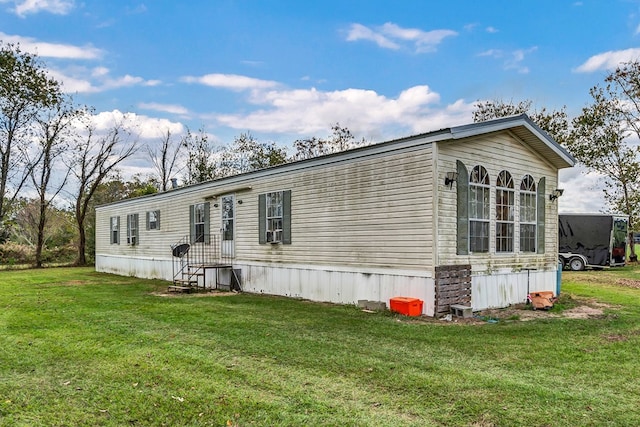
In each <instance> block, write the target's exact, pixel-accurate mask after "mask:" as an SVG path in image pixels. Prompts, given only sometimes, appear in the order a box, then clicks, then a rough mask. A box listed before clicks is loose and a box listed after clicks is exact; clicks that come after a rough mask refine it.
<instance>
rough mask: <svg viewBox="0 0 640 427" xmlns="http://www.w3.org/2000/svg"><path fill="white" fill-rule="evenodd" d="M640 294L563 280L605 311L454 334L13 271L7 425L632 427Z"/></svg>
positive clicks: (303, 307) (385, 320) (9, 278)
mask: <svg viewBox="0 0 640 427" xmlns="http://www.w3.org/2000/svg"><path fill="white" fill-rule="evenodd" d="M638 283H640V268H633V267H624V268H620V269H615V270H614V269H612V270H607V271H599V272H577V273H573V272H565V273H564V274H563V285H562V291H563V299H564V300H565V302H571V303H576V302H578V303H581V302H583V301H587V302H588V303H589V304H606V306H605V314H604V315H602V316H599V317H597V318H591V319H569V318H551V317H549V318H545V317H544V316H543V318H539V319H536V320H530V321H518V320H513V319H514V318H515V317H513V316H510V317H508V318H507V317H505V318H501V319H500V320H499V321H498V322H497V323H488V322H476V323H464V322H458V323H455V322H444V321H435V320H416V319H412V318H406V317H403V316H398V315H394V314H391V313H389V312H386V313H376V314H372V313H366V312H363V311H360V310H358V309H357V308H355V307H353V306H337V305H331V304H319V303H311V302H307V301H299V300H293V299H287V298H278V297H270V296H260V295H244V294H240V295H233V296H201V295H180V296H171V297H168V296H160V295H158V293H160V292H163V291H164V290H165V289H166V286H167V282H161V281H150V280H141V279H135V278H128V277H119V276H112V275H107V274H100V273H96V272H94V271H93V270H91V269H77V268H75V269H74V268H55V269H45V270H24V271H0V425H1V426H39V425H45V426H80V425H82V426H100V425H103V426H128V425H132V426H149V425H152V426H156V425H157V426H162V425H166V426H200V425H202V426H205V425H213V426H229V425H233V426H251V425H253V426H303V425H305V426H410V425H415V426H431V425H433V426H479V427H484V426H517V425H522V426H603V425H621V426H636V425H640V411H638V408H639V407H640V367H639V366H638V365H639V363H640V358H639V353H640V350H639V348H640V289H639V288H638V287H633V286H634V285H637V284H638ZM550 314H552V313H550Z"/></svg>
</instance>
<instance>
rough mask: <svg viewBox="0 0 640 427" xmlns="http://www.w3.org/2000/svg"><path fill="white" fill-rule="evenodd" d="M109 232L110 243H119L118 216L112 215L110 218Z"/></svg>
mask: <svg viewBox="0 0 640 427" xmlns="http://www.w3.org/2000/svg"><path fill="white" fill-rule="evenodd" d="M109 232H110V233H111V244H112V245H119V244H120V217H118V216H112V217H111V219H110V227H109Z"/></svg>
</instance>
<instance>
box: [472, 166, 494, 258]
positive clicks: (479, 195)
mask: <svg viewBox="0 0 640 427" xmlns="http://www.w3.org/2000/svg"><path fill="white" fill-rule="evenodd" d="M478 230H482V232H481V233H476V231H478ZM476 234H477V235H476ZM490 235H491V182H490V180H489V173H488V172H487V170H486V169H485V168H484V166H481V165H476V166H475V167H474V168H473V169H472V171H471V174H470V175H469V252H470V253H488V252H489V241H490Z"/></svg>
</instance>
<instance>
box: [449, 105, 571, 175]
mask: <svg viewBox="0 0 640 427" xmlns="http://www.w3.org/2000/svg"><path fill="white" fill-rule="evenodd" d="M505 130H508V131H510V132H512V133H513V134H514V135H515V136H516V137H518V138H519V139H521V140H522V141H523V142H525V143H526V144H527V145H528V146H529V147H531V148H532V149H533V150H535V151H537V152H538V153H540V154H541V155H542V156H543V157H544V158H545V159H547V161H549V162H550V163H551V164H552V165H554V166H555V167H557V168H558V169H563V168H567V167H571V166H573V165H575V164H576V159H575V158H574V157H573V156H572V155H571V154H570V153H569V152H568V151H567V150H566V149H565V148H564V147H562V146H561V145H560V144H558V143H557V142H556V141H555V140H554V139H553V138H552V137H551V136H549V134H548V133H546V132H545V131H544V130H542V129H540V127H538V125H536V124H535V123H534V122H533V120H531V119H530V118H529V116H527V115H526V114H520V115H517V116H509V117H503V118H499V119H495V120H488V121H486V122H479V123H472V124H468V125H463V126H456V127H452V128H450V129H449V132H450V134H451V137H452V138H453V139H460V138H468V137H471V136H477V135H482V134H487V133H491V132H500V131H505Z"/></svg>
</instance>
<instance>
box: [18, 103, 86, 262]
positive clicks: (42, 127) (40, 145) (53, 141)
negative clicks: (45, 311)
mask: <svg viewBox="0 0 640 427" xmlns="http://www.w3.org/2000/svg"><path fill="white" fill-rule="evenodd" d="M76 115H77V112H76V111H74V110H73V107H72V105H71V102H70V100H67V102H65V103H60V104H58V105H57V106H56V108H55V109H52V110H50V111H49V112H48V114H47V115H46V116H43V117H41V118H38V119H37V130H36V132H37V150H36V151H35V155H36V158H35V159H33V160H31V161H30V162H29V163H30V164H32V165H33V167H32V168H31V169H30V171H29V176H30V178H31V184H32V185H33V188H34V190H35V191H36V193H37V195H38V198H37V200H38V203H39V209H38V213H37V218H36V221H35V223H36V228H37V230H36V234H37V241H36V245H35V266H36V267H42V251H43V249H44V245H45V226H46V224H47V214H48V212H49V207H50V206H51V203H52V202H53V201H54V199H55V198H56V197H57V196H58V194H59V193H60V191H61V190H62V188H63V187H64V185H65V184H66V182H67V179H68V177H69V174H70V172H71V169H70V168H69V167H64V168H63V169H58V170H56V165H64V164H65V163H64V162H60V161H57V162H56V161H55V160H56V159H59V158H60V156H62V155H63V154H64V153H65V152H66V151H67V149H68V148H69V141H70V139H71V124H72V120H73V119H74V118H75V117H76ZM24 155H25V158H29V157H30V155H29V152H25V154H24Z"/></svg>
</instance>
